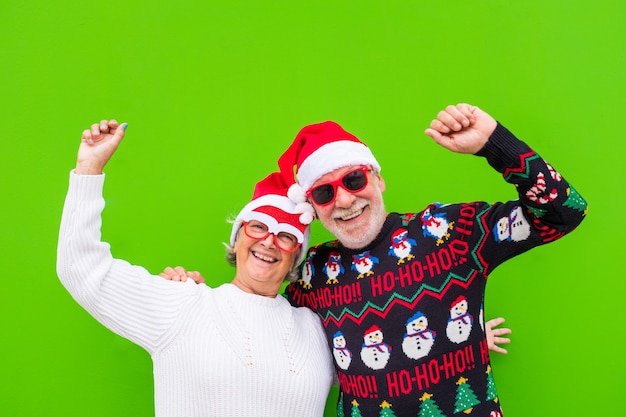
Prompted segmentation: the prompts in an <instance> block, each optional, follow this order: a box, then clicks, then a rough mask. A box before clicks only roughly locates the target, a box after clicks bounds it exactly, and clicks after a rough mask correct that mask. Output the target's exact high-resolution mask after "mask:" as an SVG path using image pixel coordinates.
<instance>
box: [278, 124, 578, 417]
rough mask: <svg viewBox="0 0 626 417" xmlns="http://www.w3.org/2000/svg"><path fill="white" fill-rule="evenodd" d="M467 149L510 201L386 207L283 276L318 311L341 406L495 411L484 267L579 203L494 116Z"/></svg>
mask: <svg viewBox="0 0 626 417" xmlns="http://www.w3.org/2000/svg"><path fill="white" fill-rule="evenodd" d="M477 155H480V156H483V157H485V158H486V159H487V161H488V162H489V164H490V165H491V166H492V167H493V168H495V169H496V170H497V171H498V172H500V173H501V174H502V175H503V177H504V179H505V180H506V181H507V182H509V183H511V184H513V185H514V186H515V187H516V189H517V192H518V199H517V200H514V201H509V202H506V203H496V204H488V203H485V202H471V203H463V204H450V205H443V204H431V205H429V206H428V207H426V208H425V209H424V210H422V211H420V212H415V213H405V214H399V213H391V214H389V215H388V216H387V219H386V221H385V223H384V226H383V228H382V230H381V232H380V233H379V235H378V236H377V238H376V239H375V240H374V241H373V242H372V243H371V244H370V245H369V246H367V247H365V248H362V249H359V250H351V249H348V248H346V247H344V246H342V245H341V244H340V243H339V242H338V241H332V242H327V243H323V244H320V245H316V246H313V247H312V248H311V249H310V250H309V252H308V254H307V257H306V259H305V261H304V262H303V269H302V279H301V280H300V281H298V282H295V283H292V284H291V285H289V286H288V287H287V289H286V291H285V294H286V296H287V298H288V299H289V300H290V302H291V303H292V304H293V305H297V306H306V307H309V308H311V309H312V310H313V311H315V312H316V313H317V314H318V315H319V317H320V318H321V320H322V323H323V325H324V329H325V331H326V339H327V343H328V346H329V347H330V349H331V351H332V354H333V358H334V364H335V369H336V371H337V375H338V379H339V385H340V396H339V401H338V410H337V414H338V415H339V416H353V417H354V416H364V417H374V416H376V417H379V416H398V417H401V416H411V417H415V416H422V417H423V416H439V417H442V416H446V417H453V416H459V415H470V416H479V417H494V416H496V417H497V416H500V415H501V413H502V411H501V408H500V403H499V400H498V393H497V390H496V386H495V383H494V378H493V373H492V369H491V366H490V360H489V350H488V346H487V341H486V339H485V330H484V319H483V317H484V313H483V310H484V294H485V284H486V281H487V277H488V275H489V273H490V272H491V271H493V269H494V268H495V267H496V266H498V265H499V264H501V263H502V262H504V261H506V260H507V259H509V258H511V257H513V256H515V255H518V254H520V253H522V252H525V251H527V250H528V249H531V248H533V247H535V246H538V245H542V244H544V243H548V242H552V241H554V240H556V239H559V238H560V237H562V236H563V235H565V234H566V233H568V232H570V231H572V230H573V229H574V228H576V226H577V225H578V224H579V223H580V222H581V221H582V219H583V218H584V216H585V214H586V210H587V204H586V202H585V201H584V200H583V199H582V198H581V197H580V196H579V194H578V193H577V192H576V191H575V190H574V188H573V187H572V186H571V185H569V184H568V183H567V181H566V180H565V179H564V178H563V177H561V175H559V173H558V172H557V171H555V170H554V169H553V168H552V167H551V166H550V165H548V164H547V163H546V162H545V161H544V160H543V159H542V158H540V157H539V155H538V154H537V153H535V152H534V151H533V150H532V149H530V148H529V147H528V146H527V145H526V144H525V143H523V142H521V141H520V140H518V139H517V138H515V136H513V134H511V133H510V132H509V131H508V130H507V129H506V128H504V127H503V126H502V125H500V124H498V126H497V128H496V130H495V131H494V133H493V134H492V135H491V137H490V138H489V141H488V142H487V143H486V145H485V146H484V147H483V149H481V151H480V152H478V153H477Z"/></svg>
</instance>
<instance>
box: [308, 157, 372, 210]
mask: <svg viewBox="0 0 626 417" xmlns="http://www.w3.org/2000/svg"><path fill="white" fill-rule="evenodd" d="M371 170H372V167H371V166H367V165H365V166H362V167H360V168H357V169H355V170H353V171H350V172H348V173H347V174H346V175H344V176H343V177H341V178H339V179H338V180H335V181H331V182H327V183H326V184H322V185H318V186H317V187H315V188H311V189H310V190H309V191H307V192H306V195H307V197H309V198H311V199H312V200H313V201H314V202H315V204H317V205H319V206H325V205H327V204H330V203H332V202H333V201H334V200H335V196H336V195H337V187H339V186H340V187H341V188H343V189H344V190H346V191H348V192H351V193H356V192H359V191H361V190H362V189H363V188H365V187H366V186H367V172H368V171H371Z"/></svg>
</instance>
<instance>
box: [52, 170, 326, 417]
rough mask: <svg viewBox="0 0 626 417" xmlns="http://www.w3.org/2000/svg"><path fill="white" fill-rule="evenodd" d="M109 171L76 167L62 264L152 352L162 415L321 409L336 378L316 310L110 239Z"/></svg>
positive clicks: (113, 322)
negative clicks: (214, 280)
mask: <svg viewBox="0 0 626 417" xmlns="http://www.w3.org/2000/svg"><path fill="white" fill-rule="evenodd" d="M103 184H104V175H93V176H92V175H80V176H79V175H75V174H74V173H73V172H72V173H71V174H70V187H69V191H68V194H67V197H66V200H65V206H64V210H63V219H62V221H61V231H60V236H59V246H58V260H57V273H58V275H59V277H60V279H61V282H62V283H63V285H64V286H65V287H66V288H67V290H68V291H69V292H70V293H71V294H72V296H73V297H74V299H75V300H76V301H77V302H78V303H79V304H80V305H81V306H83V307H84V308H85V309H86V310H87V311H88V312H89V313H90V314H91V315H92V316H93V317H94V318H96V319H97V320H98V321H99V322H100V323H102V324H103V325H104V326H106V327H107V328H109V329H111V330H112V331H114V332H115V333H117V334H119V335H121V336H123V337H125V338H128V339H129V340H131V341H133V342H134V343H136V344H138V345H139V346H141V347H143V348H144V349H146V350H147V351H148V353H149V354H150V355H151V357H152V361H153V366H154V386H155V390H154V391H155V410H156V415H157V416H158V417H173V416H179V417H183V416H184V417H192V416H242V417H243V416H285V417H296V416H297V417H300V416H315V417H319V416H322V415H323V413H324V406H325V401H326V397H327V395H328V392H329V389H330V385H331V383H332V378H333V372H334V371H333V368H332V363H331V359H330V356H329V355H330V354H329V349H328V347H327V345H326V341H325V336H324V333H323V330H322V327H321V324H320V321H319V319H318V318H317V316H316V315H315V314H314V313H312V312H311V311H310V310H308V309H306V308H293V307H291V306H290V305H289V303H288V302H287V301H286V300H285V299H284V298H283V297H282V296H277V297H276V298H268V297H263V296H258V295H254V294H249V293H245V292H243V291H241V290H239V289H238V288H237V287H235V286H234V285H232V284H224V285H222V286H220V287H217V288H209V287H207V286H206V285H196V284H195V283H194V282H192V281H191V280H189V281H188V282H186V283H179V282H172V281H167V280H165V279H162V278H160V277H155V276H153V275H151V274H150V273H149V272H148V271H146V270H145V269H144V268H142V267H139V266H133V265H131V264H129V263H128V262H126V261H123V260H119V259H114V258H113V257H112V255H111V251H110V247H109V245H108V244H107V243H105V242H102V241H101V234H100V227H101V224H102V221H101V212H102V210H103V208H104V199H103V198H102V188H103Z"/></svg>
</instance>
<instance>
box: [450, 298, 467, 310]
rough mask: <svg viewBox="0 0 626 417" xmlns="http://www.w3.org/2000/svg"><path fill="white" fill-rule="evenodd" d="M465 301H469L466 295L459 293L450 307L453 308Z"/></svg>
mask: <svg viewBox="0 0 626 417" xmlns="http://www.w3.org/2000/svg"><path fill="white" fill-rule="evenodd" d="M463 301H467V298H465V296H464V295H459V296H458V297H457V298H456V299H455V300H454V301H453V302H452V304H450V309H453V308H454V306H455V305H457V304H460V303H462V302H463Z"/></svg>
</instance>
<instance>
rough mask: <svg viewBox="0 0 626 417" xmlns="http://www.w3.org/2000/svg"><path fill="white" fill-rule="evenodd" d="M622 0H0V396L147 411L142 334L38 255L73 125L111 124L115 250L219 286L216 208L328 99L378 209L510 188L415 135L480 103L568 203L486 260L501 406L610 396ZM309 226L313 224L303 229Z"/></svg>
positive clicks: (24, 409) (328, 114)
mask: <svg viewBox="0 0 626 417" xmlns="http://www.w3.org/2000/svg"><path fill="white" fill-rule="evenodd" d="M624 4H625V3H624V2H623V1H618V0H615V1H610V0H597V1H593V2H592V1H581V0H575V1H569V2H561V1H559V2H556V1H554V2H550V1H539V0H526V1H518V2H512V1H504V0H502V1H498V0H491V1H486V0H477V1H472V2H470V1H461V0H454V1H443V0H441V1H429V2H425V1H417V0H414V1H411V0H402V1H399V0H390V1H333V2H331V1H315V2H313V1H307V2H305V1H264V2H261V1H254V2H252V1H250V2H241V1H219V2H215V1H200V0H197V1H194V0H180V1H176V2H171V1H162V0H156V1H153V2H139V1H132V0H130V1H119V0H112V1H108V2H79V1H76V0H68V1H65V2H60V3H59V2H57V3H55V2H48V1H43V0H34V1H31V2H4V3H3V4H2V5H1V6H0V12H1V13H2V16H3V25H2V26H0V62H1V64H0V91H1V94H2V111H0V139H1V150H0V162H1V163H0V170H1V176H0V181H1V183H0V184H1V188H0V191H1V194H0V195H1V198H2V204H0V222H1V223H0V225H1V228H0V238H1V240H0V257H1V262H0V265H1V266H2V270H3V272H4V273H3V285H2V296H1V297H2V298H1V303H0V309H1V311H0V320H1V324H2V326H1V329H2V337H1V339H0V340H1V341H0V373H1V378H0V415H2V416H7V417H34V416H47V417H56V416H64V417H65V416H90V417H95V416H116V417H124V416H128V417H147V416H151V415H153V413H154V406H153V386H152V373H151V372H152V370H151V362H150V358H149V356H148V354H147V353H146V352H144V351H142V350H141V349H140V348H138V347H136V346H135V345H133V344H131V343H130V342H128V341H127V340H125V339H123V338H121V337H119V336H117V335H114V334H113V333H111V332H109V331H108V330H106V329H105V328H103V327H102V326H101V325H100V324H98V323H97V322H96V321H95V320H94V319H92V318H91V317H90V316H89V315H88V314H87V313H86V312H85V311H83V310H82V309H81V308H80V307H79V306H78V305H77V304H76V303H75V302H74V301H73V300H72V298H71V297H70V296H69V294H68V293H67V292H66V291H65V290H64V288H63V287H62V286H61V285H60V283H59V281H58V279H57V277H56V272H55V255H56V253H55V251H56V239H57V233H58V227H59V221H60V215H61V209H62V204H63V199H64V195H65V192H66V189H67V180H68V173H69V171H70V169H71V168H72V167H73V166H74V163H75V158H76V150H77V146H78V142H79V140H80V135H81V131H82V130H83V129H85V128H88V127H89V125H90V124H91V123H94V122H97V121H99V120H100V119H103V118H104V119H108V118H117V119H118V120H120V121H125V122H128V123H129V129H128V131H127V137H126V138H125V139H124V142H123V143H122V145H121V148H120V149H119V151H118V153H117V154H116V155H115V157H114V158H113V160H112V161H111V162H110V164H109V165H108V166H107V169H106V172H107V176H108V177H107V182H106V187H105V197H106V202H107V207H106V210H105V213H104V227H103V235H104V238H105V239H106V240H108V241H109V242H110V243H111V245H112V250H113V253H114V255H115V256H116V257H120V258H123V259H127V260H129V261H131V262H132V263H135V264H138V265H142V266H145V267H146V268H148V269H149V270H150V271H151V272H153V273H155V274H156V273H158V272H160V271H161V270H162V269H163V268H164V267H165V266H168V265H171V266H175V265H183V266H185V267H187V268H188V269H195V270H200V271H202V273H203V274H204V276H205V277H206V278H207V279H208V281H209V284H210V285H218V284H220V283H222V282H226V281H229V280H230V279H231V278H232V276H233V272H234V271H233V270H232V269H231V268H230V267H229V266H227V265H226V263H225V261H224V260H223V254H224V249H223V246H222V244H221V242H223V241H226V240H227V239H228V236H229V232H230V225H229V224H227V223H226V219H227V218H228V217H229V216H231V215H233V214H235V213H236V212H237V211H238V210H239V209H240V208H241V207H242V206H243V205H244V204H245V203H246V202H247V201H248V200H249V198H250V197H251V193H252V188H253V185H254V183H255V182H256V181H257V180H259V179H260V178H262V177H263V176H265V175H266V173H268V172H269V171H270V170H273V169H275V167H276V162H275V161H276V158H277V157H278V155H279V154H280V152H281V151H282V149H284V147H286V146H287V145H288V144H289V143H290V142H291V140H292V139H293V137H294V136H295V134H296V133H297V131H298V130H299V129H300V127H302V126H303V125H305V124H309V123H314V122H319V121H323V120H329V119H330V120H335V121H337V122H339V123H341V124H342V125H343V126H344V127H345V128H346V129H347V130H349V131H351V132H353V133H355V134H356V135H357V136H358V137H360V138H361V139H363V140H364V141H365V142H367V143H368V145H369V146H370V147H371V148H372V150H373V151H374V153H375V154H376V155H377V158H378V159H379V162H380V163H381V165H382V167H383V169H382V174H383V176H384V178H385V180H386V184H387V191H386V192H385V202H386V206H387V208H388V209H389V210H393V211H401V212H402V211H416V210H420V209H421V208H423V207H424V206H425V205H426V204H428V203H431V202H433V201H440V202H444V203H452V202H458V201H469V200H472V201H473V200H487V201H502V200H507V199H511V198H514V197H515V193H514V190H513V189H512V188H511V187H510V186H508V185H506V184H505V183H504V181H503V180H502V179H501V178H500V176H499V175H498V174H497V173H495V172H493V171H492V170H491V168H489V167H488V166H487V164H486V162H485V161H484V160H482V159H480V158H475V157H472V156H467V155H456V154H451V153H450V152H447V151H445V150H444V149H442V148H439V147H438V146H437V145H436V144H434V143H433V142H432V141H431V140H430V139H428V138H427V137H426V136H425V135H424V134H423V131H424V129H425V128H426V127H428V124H429V123H430V120H431V119H432V118H434V117H435V116H436V114H437V112H438V111H439V110H441V109H443V108H444V107H445V106H446V105H447V104H455V103H458V102H469V103H472V104H475V105H478V106H480V107H481V108H483V109H485V110H486V111H487V112H489V113H491V114H492V115H494V117H496V118H497V119H498V120H500V121H501V122H502V123H503V124H504V125H505V126H507V127H509V128H510V129H511V130H512V131H513V132H515V133H516V134H517V135H518V136H519V137H520V138H522V139H523V140H525V141H527V142H528V143H529V144H530V145H531V146H532V147H534V148H535V150H537V151H538V152H539V153H540V154H541V155H542V156H544V157H545V158H546V159H547V160H548V161H549V162H551V164H552V165H553V166H554V167H555V168H557V169H558V170H559V171H560V172H561V173H562V174H563V175H564V176H565V177H566V178H567V179H568V180H570V181H571V182H572V184H573V185H574V186H575V187H576V189H577V190H578V191H579V192H580V193H581V194H582V195H583V196H584V197H585V198H586V199H587V200H588V202H589V206H590V211H589V214H588V218H587V220H586V221H585V222H583V224H582V225H581V226H580V228H579V229H578V230H577V231H576V232H574V233H573V234H572V235H569V236H567V237H565V238H564V239H562V240H561V241H558V242H556V243H554V244H550V245H547V246H544V247H541V248H537V249H535V250H533V251H531V252H529V253H526V254H524V255H522V256H520V257H518V258H515V259H513V260H511V261H510V262H508V263H506V264H505V265H503V266H501V267H499V268H498V269H497V270H495V271H494V272H493V274H492V276H491V277H490V281H489V285H488V287H487V299H486V306H485V307H486V315H487V317H488V318H489V317H496V316H503V317H505V318H506V320H507V322H506V324H507V325H508V326H509V327H511V328H512V329H513V335H512V339H513V342H512V344H511V345H510V346H509V354H508V355H507V356H503V355H498V354H495V355H492V356H493V358H492V362H493V368H494V375H495V379H496V382H497V385H498V391H499V394H500V400H501V402H502V406H503V408H504V410H505V412H506V414H507V416H509V417H515V416H524V417H526V416H529V415H533V416H535V417H544V416H546V417H547V416H578V415H580V416H582V415H590V414H594V415H618V414H620V413H622V412H623V408H624V407H623V405H622V400H621V398H622V397H623V391H624V388H626V384H625V382H624V381H626V366H625V361H624V344H623V341H624V337H623V336H622V332H623V331H624V326H623V324H621V322H622V321H623V315H622V314H621V313H620V312H621V310H622V309H623V308H622V306H623V304H624V299H625V297H624V295H625V294H624V289H625V285H624V267H623V265H622V264H621V261H623V260H624V255H626V254H625V251H624V243H623V236H624V232H625V228H624V222H622V221H621V214H619V213H621V212H622V210H623V207H624V204H625V199H624V193H623V190H622V187H621V185H622V183H623V180H624V168H623V167H624V162H623V159H624V149H625V146H624V142H625V141H624V130H623V123H624V114H626V112H625V111H626V101H625V98H624V97H625V94H626V81H625V77H624V73H625V70H626V48H625V41H626V32H625V29H624V27H625V26H624V21H626V6H625V5H624ZM601 224H603V225H604V226H600V225H601ZM327 238H329V236H328V235H327V234H326V233H325V232H324V231H323V230H321V227H320V226H319V225H316V226H315V227H314V230H313V236H312V241H313V242H317V241H321V240H323V239H327ZM198 319H201V318H198ZM336 395H337V392H336V390H333V391H332V393H331V397H330V399H329V404H328V407H327V412H326V414H327V415H328V416H332V415H334V412H333V403H334V401H335V400H336ZM416 415H417V410H416ZM449 417H451V416H449Z"/></svg>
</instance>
